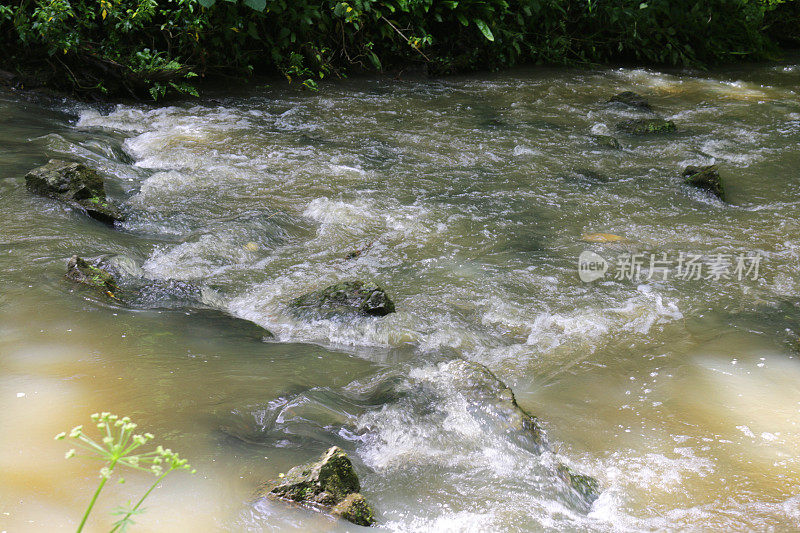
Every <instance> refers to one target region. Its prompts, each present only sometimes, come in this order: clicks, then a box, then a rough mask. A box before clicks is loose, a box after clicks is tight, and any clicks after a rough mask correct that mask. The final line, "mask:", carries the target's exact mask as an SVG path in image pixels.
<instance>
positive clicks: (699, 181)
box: [683, 165, 725, 201]
mask: <svg viewBox="0 0 800 533" xmlns="http://www.w3.org/2000/svg"><path fill="white" fill-rule="evenodd" d="M683 180H684V182H685V183H686V184H687V185H691V186H692V187H697V188H698V189H703V190H706V191H708V192H710V193H711V194H713V195H715V196H716V197H717V198H719V199H720V200H723V201H724V200H725V189H724V187H723V186H722V179H721V178H720V177H719V168H718V167H717V165H708V166H705V167H695V166H691V165H690V166H688V167H686V169H685V170H684V171H683Z"/></svg>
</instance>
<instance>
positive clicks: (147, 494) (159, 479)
mask: <svg viewBox="0 0 800 533" xmlns="http://www.w3.org/2000/svg"><path fill="white" fill-rule="evenodd" d="M170 472H172V469H171V468H170V469H169V470H167V471H166V472H164V473H163V474H161V475H160V476H158V479H156V481H155V483H153V484H152V485H150V488H149V489H147V492H145V493H144V494H142V497H141V498H139V501H138V502H136V505H134V506H133V508H132V509H130V510H129V511H128V513H127V514H126V515H125V516H124V517H123V518H122V520H120V521H119V522H118V523H117V525H116V526H114V528H113V529H112V530H111V532H110V533H114V532H115V531H116V530H117V529H119V527H120V526H121V525H122V524H124V523H125V521H126V520H128V518H129V517H130V516H131V515H132V514H133V513H135V512H136V511H137V509H139V506H140V505H142V502H144V500H145V498H147V497H148V496H149V495H150V493H151V492H153V489H155V488H156V487H157V486H158V484H159V483H161V480H162V479H164V478H165V477H166V475H167V474H169V473H170Z"/></svg>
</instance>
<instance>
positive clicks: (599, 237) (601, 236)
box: [581, 233, 628, 244]
mask: <svg viewBox="0 0 800 533" xmlns="http://www.w3.org/2000/svg"><path fill="white" fill-rule="evenodd" d="M581 240H582V241H584V242H594V243H600V244H606V243H609V242H627V241H628V239H626V238H625V237H622V236H621V235H614V234H613V233H584V234H583V235H582V236H581Z"/></svg>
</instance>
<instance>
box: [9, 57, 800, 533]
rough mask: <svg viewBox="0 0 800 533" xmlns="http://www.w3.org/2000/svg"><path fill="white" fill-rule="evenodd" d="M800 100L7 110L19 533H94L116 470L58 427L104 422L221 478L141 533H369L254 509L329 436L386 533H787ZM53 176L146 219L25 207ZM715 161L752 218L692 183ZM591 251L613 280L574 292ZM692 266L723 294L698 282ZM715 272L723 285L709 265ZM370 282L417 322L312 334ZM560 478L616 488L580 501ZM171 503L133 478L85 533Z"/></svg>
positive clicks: (698, 92)
mask: <svg viewBox="0 0 800 533" xmlns="http://www.w3.org/2000/svg"><path fill="white" fill-rule="evenodd" d="M799 86H800V66H798V65H794V64H791V63H788V64H779V65H775V64H773V65H756V66H747V67H740V68H735V69H727V70H720V71H712V72H706V73H691V72H682V73H677V72H672V73H665V72H659V71H655V70H643V69H607V70H598V71H575V70H552V69H535V70H517V71H511V72H507V73H503V74H498V75H481V76H475V77H464V78H447V79H442V80H387V79H359V80H350V81H343V82H339V83H336V84H332V85H329V86H325V87H324V88H323V89H322V90H321V91H320V92H319V93H303V92H295V91H293V90H288V89H287V88H285V87H283V86H280V87H269V86H256V87H250V88H247V89H242V90H240V92H238V93H233V94H232V93H231V92H225V93H222V92H220V94H218V95H216V98H214V97H213V96H214V95H212V96H210V97H208V98H207V99H204V100H199V101H195V102H187V103H182V104H178V105H174V106H169V107H156V106H151V105H144V104H142V105H120V106H116V107H110V106H105V107H104V106H91V105H87V104H81V103H75V102H70V101H63V102H58V103H55V104H54V103H52V102H43V101H39V100H36V99H33V98H30V97H23V96H20V95H17V94H12V93H7V92H6V93H0V111H1V112H0V124H2V126H1V127H0V178H1V179H0V283H2V293H0V397H1V398H2V405H3V408H2V410H0V427H1V428H2V432H0V472H1V474H0V477H2V483H0V530H3V531H9V532H12V531H13V532H16V531H62V530H63V531H69V530H74V528H75V526H76V524H77V521H78V518H79V517H80V515H81V513H82V510H83V509H84V507H85V505H86V503H87V501H88V500H89V498H90V497H91V493H92V491H93V489H94V486H95V484H96V480H97V473H96V470H95V467H94V464H92V463H89V462H88V461H86V460H81V459H71V460H69V461H65V460H64V458H63V457H64V452H65V451H66V450H65V446H64V444H63V443H61V442H56V441H54V440H53V435H55V434H56V433H58V432H60V431H63V430H67V429H69V428H70V427H72V426H74V425H77V424H82V423H87V422H88V416H89V415H90V414H91V413H93V412H95V411H112V412H116V413H119V414H125V415H129V416H131V417H132V418H133V419H134V420H135V421H137V422H139V424H140V426H141V427H142V428H145V429H146V430H149V431H151V432H153V433H155V434H156V436H157V440H158V441H159V442H162V443H164V444H166V445H169V446H170V447H172V448H173V449H176V450H179V451H180V452H181V453H182V455H184V456H186V457H187V458H189V459H190V461H191V462H192V463H193V465H194V466H195V467H196V468H197V471H198V472H197V473H196V474H195V475H193V476H190V475H188V474H184V473H178V474H175V475H174V477H171V478H167V480H166V481H165V482H164V483H163V485H162V486H161V487H160V488H159V489H158V490H157V491H156V492H155V493H154V494H153V496H152V497H151V498H152V499H151V500H149V501H148V503H147V512H146V513H144V514H142V515H140V516H137V517H136V521H137V523H138V528H139V530H142V531H189V530H196V531H220V530H228V531H345V530H350V531H353V530H356V529H358V528H357V527H355V526H352V525H347V524H346V523H340V522H336V521H333V520H331V519H329V518H327V517H325V516H324V515H322V514H319V513H315V512H312V511H307V510H303V509H298V508H293V507H289V506H286V505H284V504H281V503H276V502H265V501H260V502H255V503H253V501H252V494H253V491H254V489H255V488H256V487H257V486H258V484H259V483H261V482H262V481H264V480H267V479H270V478H274V477H275V476H277V475H278V473H279V472H285V471H286V470H287V469H288V468H290V467H291V466H293V465H295V464H298V463H299V462H303V461H307V460H309V459H312V458H314V457H316V456H318V455H319V454H320V453H321V452H322V451H324V450H325V449H326V448H327V447H329V446H331V445H334V444H335V445H338V446H341V447H342V448H344V449H345V450H346V451H347V452H348V454H349V455H350V457H351V458H352V460H353V462H354V464H355V466H356V469H357V471H358V472H359V475H360V477H361V481H362V485H363V490H362V492H363V493H364V494H365V496H366V497H367V499H368V500H369V501H370V502H372V504H373V506H374V507H375V509H376V511H377V518H378V521H379V526H380V527H383V528H386V529H387V530H394V531H537V530H552V531H585V530H593V531H617V530H624V531H641V530H656V529H658V530H663V529H666V530H685V529H694V530H723V529H728V530H729V529H733V530H746V529H759V530H767V529H770V528H774V529H776V530H787V529H793V528H795V527H796V525H797V523H798V520H800V492H799V491H800V469H799V468H798V466H799V465H798V453H799V452H800V426H798V423H800V360H798V349H799V348H800V344H798V342H797V338H798V337H797V332H800V324H799V323H798V318H797V317H798V308H797V303H798V302H800V299H798V294H800V277H798V267H799V265H798V261H799V260H800V220H799V219H798V208H800V170H798V169H800V99H799V97H798V93H797V88H798V87H799ZM622 90H636V91H637V92H640V93H642V94H645V95H646V96H648V98H649V99H650V101H651V103H652V104H653V107H654V109H655V111H656V112H657V113H659V114H660V115H662V116H664V117H666V118H669V119H671V120H674V121H675V123H676V124H677V127H678V130H677V132H676V133H674V134H671V135H666V136H652V137H630V136H625V135H621V134H616V133H615V132H614V125H615V123H617V122H619V121H621V120H625V119H629V118H636V117H638V116H641V113H640V112H638V111H636V110H632V109H626V108H624V107H621V106H618V105H609V104H606V103H605V101H606V100H607V99H608V98H609V97H610V96H611V95H613V94H615V93H617V92H620V91H622ZM606 133H612V134H615V135H616V136H617V137H618V138H619V140H620V142H621V144H622V149H620V150H614V149H609V148H606V147H603V146H600V145H598V144H597V143H596V142H595V139H594V138H593V137H592V135H597V134H606ZM51 157H57V158H67V159H72V160H77V161H82V162H85V163H87V164H90V165H91V166H94V167H96V168H98V169H99V170H100V171H101V172H102V173H103V175H104V176H105V177H106V178H107V189H108V190H109V192H110V195H111V197H112V198H113V199H114V200H115V201H116V202H118V203H119V204H120V205H121V206H122V208H123V210H124V211H125V212H126V213H127V215H128V220H127V221H126V222H125V223H123V224H122V225H121V226H119V227H118V228H117V229H116V230H112V229H109V228H107V227H105V226H103V225H101V224H99V223H96V222H94V221H92V220H90V219H87V218H86V217H84V216H83V215H81V214H80V213H77V212H75V211H72V210H70V209H69V208H67V207H64V206H63V205H60V204H59V203H57V202H55V201H52V200H48V199H43V198H38V197H34V196H32V195H31V194H29V193H28V192H27V191H26V190H25V187H24V180H23V176H24V175H25V173H26V172H27V171H28V170H29V169H31V168H33V167H35V166H37V165H39V164H42V163H44V162H46V161H47V159H48V158H51ZM711 163H717V164H718V165H719V166H720V171H721V174H722V177H723V179H724V180H725V186H726V193H727V199H728V203H722V202H720V201H719V200H717V199H715V198H712V197H711V196H709V195H707V194H706V193H704V192H703V191H700V190H696V189H690V188H689V187H687V186H685V185H683V184H682V183H681V178H680V176H681V172H682V170H683V168H684V167H685V166H686V165H689V164H711ZM593 233H608V234H613V235H618V236H620V237H623V238H624V239H625V240H623V241H617V242H609V243H602V242H601V243H589V242H585V241H583V240H582V236H583V235H584V234H593ZM601 240H602V239H601ZM606 240H611V239H610V238H608V237H607V238H606ZM359 249H363V251H362V253H361V254H360V255H357V257H355V258H351V259H346V256H347V255H348V254H349V253H350V252H352V251H354V250H359ZM587 250H589V251H593V252H595V253H596V254H599V256H601V257H603V258H604V259H607V260H608V261H610V263H611V265H610V266H609V270H608V272H606V275H605V277H604V278H602V279H598V280H595V281H592V282H583V281H581V279H580V278H579V276H578V256H579V255H580V254H581V252H584V251H587ZM634 253H636V254H641V256H637V257H638V258H639V259H642V261H643V262H642V263H641V271H640V272H637V271H636V270H635V269H632V270H626V263H625V261H624V258H625V257H629V258H630V257H632V255H631V254H634ZM73 254H78V255H81V256H83V257H88V258H95V257H100V256H104V257H106V258H110V259H109V260H110V261H111V262H112V263H114V264H115V265H116V266H117V267H118V268H119V269H120V270H121V271H124V272H125V273H126V275H127V276H128V277H129V278H130V279H134V280H138V282H139V284H140V286H141V292H140V294H139V295H138V297H137V301H136V302H135V304H134V305H121V304H118V303H116V302H113V301H109V300H105V299H103V297H101V296H98V295H95V294H93V293H91V292H90V291H87V290H84V289H83V288H81V287H77V286H74V285H72V284H71V283H70V282H68V281H67V280H65V279H64V277H63V274H64V271H65V266H66V262H67V260H68V258H69V257H70V256H72V255H73ZM653 254H655V255H653ZM662 254H665V255H662ZM681 254H683V256H682V255H681ZM719 254H722V256H720V255H719ZM692 255H695V256H698V257H699V256H702V257H703V258H704V259H703V260H702V261H701V262H700V264H701V265H702V267H703V268H705V269H706V270H704V271H703V272H702V276H701V277H702V278H703V279H694V278H696V277H697V276H687V275H681V271H680V270H679V269H678V267H679V266H680V262H679V260H678V258H680V257H689V256H692ZM651 256H653V257H657V258H659V259H664V258H666V259H665V264H666V263H669V268H668V269H666V270H663V269H662V271H658V270H656V269H653V270H651V269H650V268H649V261H650V258H651ZM715 257H723V258H729V259H730V262H731V264H730V268H729V269H724V271H721V270H720V269H717V270H716V272H717V275H716V276H715V275H713V273H714V272H715V271H714V270H713V268H714V266H713V263H714V259H713V258H715ZM614 258H619V259H618V261H617V260H615V259H614ZM637 261H638V260H631V262H630V264H631V265H639V264H640V263H639V262H637ZM742 261H745V262H746V263H747V264H748V271H747V272H743V271H742V270H738V271H737V270H736V267H737V266H739V267H741V266H742V265H743V263H742ZM753 267H756V268H755V269H754V268H753ZM662 272H663V274H664V275H662ZM720 272H722V274H723V275H720ZM635 274H640V275H639V276H636V275H635ZM653 274H654V275H653ZM683 274H686V271H685V270H684V271H683ZM743 274H745V275H743ZM665 277H666V279H664V278H665ZM706 277H708V278H709V279H704V278H706ZM617 278H619V279H617ZM648 278H650V279H648ZM717 278H719V279H717ZM726 278H728V279H726ZM350 279H368V280H375V281H377V282H378V283H380V284H381V285H382V286H383V287H384V288H385V289H386V290H387V292H388V293H389V294H390V296H391V297H392V298H393V299H394V300H395V303H396V305H397V309H398V312H397V313H395V314H392V315H389V316H386V317H384V318H361V319H352V320H312V319H308V318H306V319H298V318H296V317H294V316H293V315H292V314H291V313H289V312H288V311H287V307H286V305H287V303H288V302H289V301H290V300H291V299H292V298H294V297H297V296H299V295H301V294H303V293H305V292H308V291H310V290H315V289H318V288H321V287H324V286H326V285H328V284H331V283H334V282H336V281H340V280H350ZM187 287H188V288H187ZM188 293H191V294H188ZM201 307H205V308H206V310H199V308H201ZM209 309H210V310H209ZM213 310H217V311H221V313H215V312H214V311H213ZM228 316H233V317H238V318H241V319H246V320H247V321H250V322H253V323H255V324H258V325H260V326H262V327H265V328H267V329H269V330H270V331H272V332H273V333H274V334H275V339H274V340H271V341H265V340H263V339H262V338H261V335H260V334H259V333H258V332H257V331H253V328H251V327H248V324H249V323H248V322H245V321H236V320H234V319H232V318H228ZM462 359H463V360H467V361H472V362H476V363H480V364H482V365H485V366H486V367H488V368H489V369H490V370H491V371H492V372H494V373H495V374H496V375H497V376H498V378H500V379H501V380H503V381H504V382H505V383H506V384H508V386H510V387H511V388H512V389H513V390H514V392H515V394H516V397H517V401H518V402H519V404H520V405H521V406H522V407H523V408H525V409H526V410H528V411H529V412H531V413H534V414H536V416H537V417H538V418H539V420H540V422H541V424H542V426H543V427H544V428H545V430H546V432H547V436H548V440H549V443H550V448H549V451H546V452H545V453H543V454H539V453H537V452H536V450H534V449H531V447H529V446H525V445H524V443H523V444H521V443H520V442H521V441H520V440H519V439H518V438H515V435H512V434H511V432H510V431H506V430H504V429H503V428H501V427H497V426H496V425H494V426H493V425H492V424H487V423H486V419H485V417H483V416H482V414H481V413H482V410H483V408H482V406H481V405H480V404H479V401H478V400H476V398H474V397H472V396H471V393H470V391H469V390H468V388H467V389H465V388H464V387H463V383H464V382H469V381H470V379H471V377H470V376H469V375H466V374H469V372H470V367H468V366H465V365H463V364H459V361H460V360H462ZM558 461H562V462H565V463H567V464H569V465H570V466H572V467H573V468H574V469H575V470H578V471H580V472H583V473H587V474H590V475H592V476H594V477H596V478H597V479H598V480H599V481H600V483H601V487H602V490H603V492H602V494H601V496H600V498H599V499H598V500H597V501H595V502H594V504H593V505H592V507H591V509H589V510H588V511H587V510H586V509H585V508H581V507H580V506H576V505H575V504H574V501H573V499H571V498H570V497H569V494H568V491H567V490H566V489H565V487H564V485H563V483H561V482H560V481H559V480H558V479H555V478H554V477H553V476H552V473H551V472H552V470H551V467H552V465H553V464H555V463H556V462H558ZM147 482H148V479H147V478H146V477H138V476H136V475H129V476H128V482H127V483H125V484H124V485H115V486H113V487H111V486H110V488H109V489H108V490H107V492H106V493H104V495H103V496H102V497H101V500H100V503H99V506H98V509H97V510H96V514H95V515H94V518H93V519H92V521H91V522H90V524H91V528H90V529H91V530H92V531H94V530H97V531H103V530H107V528H108V525H109V524H110V523H111V522H112V520H113V518H112V516H111V515H110V514H109V511H110V510H111V509H113V508H114V507H116V506H117V505H120V504H123V503H125V501H127V499H129V498H132V497H133V496H134V495H135V494H138V493H140V492H141V491H142V490H143V488H144V487H145V486H146V483H147Z"/></svg>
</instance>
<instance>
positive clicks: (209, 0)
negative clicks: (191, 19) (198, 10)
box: [198, 0, 217, 7]
mask: <svg viewBox="0 0 800 533" xmlns="http://www.w3.org/2000/svg"><path fill="white" fill-rule="evenodd" d="M198 2H200V5H201V6H203V7H211V6H213V5H214V4H215V3H216V2H217V0H198Z"/></svg>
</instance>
